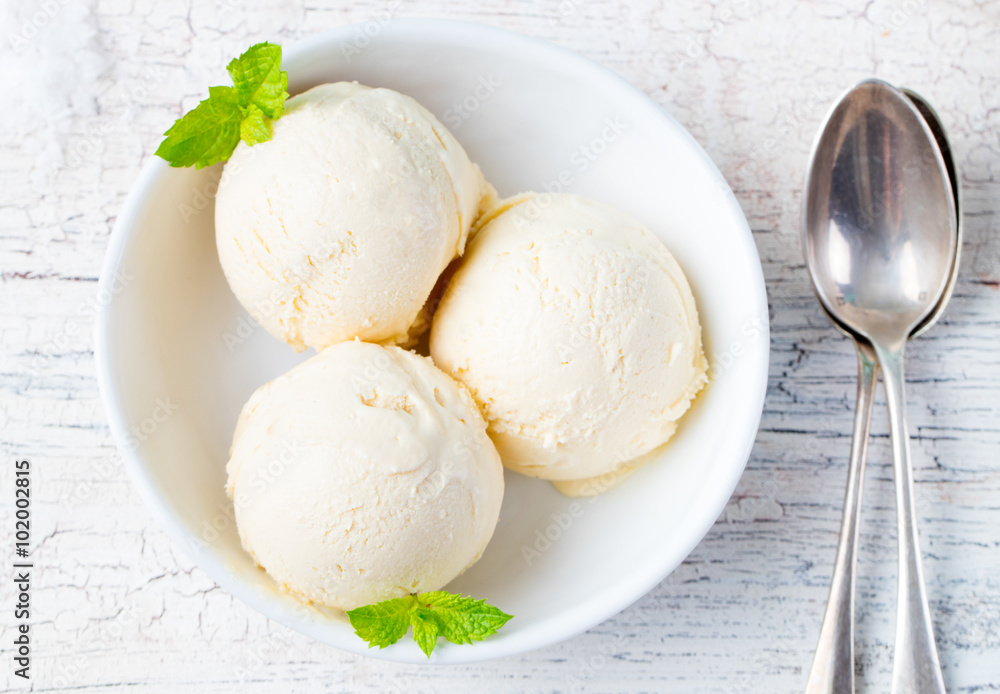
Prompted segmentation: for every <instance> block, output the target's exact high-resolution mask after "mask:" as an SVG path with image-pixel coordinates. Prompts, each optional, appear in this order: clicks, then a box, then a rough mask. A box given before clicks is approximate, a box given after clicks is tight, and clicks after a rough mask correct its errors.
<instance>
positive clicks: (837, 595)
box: [805, 89, 962, 694]
mask: <svg viewBox="0 0 1000 694" xmlns="http://www.w3.org/2000/svg"><path fill="white" fill-rule="evenodd" d="M901 91H902V92H903V93H904V94H906V96H908V97H909V98H910V101H912V102H913V103H914V105H915V106H916V107H917V110H919V111H920V114H921V115H922V116H923V117H924V120H925V121H927V126H928V127H929V128H930V130H931V132H932V133H933V135H934V139H935V140H936V142H937V145H938V149H939V150H940V151H941V155H942V158H943V159H944V163H945V167H946V168H947V170H948V178H949V180H950V182H951V190H952V197H953V198H954V201H955V214H956V217H957V221H958V228H957V234H958V241H957V245H956V252H955V261H954V263H953V265H952V268H951V273H950V276H949V280H948V288H947V290H946V291H945V294H944V296H942V297H941V300H940V301H938V303H937V305H936V306H935V307H934V310H933V311H931V313H930V314H929V315H928V316H927V317H926V318H925V319H924V320H923V322H921V323H920V325H918V326H917V328H916V330H914V331H913V333H911V334H910V339H913V338H915V337H917V336H918V335H921V334H922V333H923V332H924V331H926V330H927V329H928V328H930V327H931V326H932V325H934V323H936V322H937V320H938V318H940V316H941V314H942V313H943V312H944V309H945V307H946V306H947V305H948V300H949V299H950V298H951V294H952V291H953V290H954V288H955V281H956V279H957V278H958V267H959V255H960V252H961V248H962V214H961V194H960V190H959V185H958V178H957V176H956V170H955V162H954V159H953V157H952V153H951V145H950V144H949V142H948V136H947V135H946V133H945V130H944V126H943V124H942V123H941V119H940V118H939V117H938V115H937V113H936V112H935V111H934V109H933V108H931V106H930V104H928V103H927V101H925V100H924V99H923V97H921V96H920V95H919V94H917V93H915V92H912V91H910V90H909V89H902V90H901ZM820 306H821V307H822V304H821V305H820ZM823 312H824V313H825V314H826V316H827V318H829V319H830V321H831V322H832V323H833V324H834V326H836V327H837V328H838V329H839V330H840V331H841V332H843V333H844V334H845V335H847V336H848V337H850V338H852V339H853V340H854V341H855V345H856V347H857V353H858V393H857V403H856V404H855V410H854V427H853V432H852V437H851V452H850V457H849V462H848V476H847V487H846V490H845V492H844V512H843V517H842V518H841V523H840V539H839V540H838V542H837V556H836V560H835V562H834V570H833V577H832V579H831V580H830V595H829V598H828V599H827V603H826V612H825V614H824V615H823V625H822V628H821V629H820V637H819V642H818V644H817V646H816V653H815V655H814V656H813V661H812V667H811V668H810V670H809V679H808V680H807V682H806V689H805V694H830V693H831V692H837V694H849V693H852V692H854V569H855V565H856V563H857V544H858V528H859V520H860V517H861V489H862V486H863V485H864V476H865V458H866V455H867V449H868V437H869V432H870V430H871V414H872V402H873V400H874V398H875V382H876V378H877V374H878V364H877V363H876V359H875V352H874V350H872V347H871V345H869V344H868V341H867V340H865V339H864V338H862V337H860V336H858V335H855V334H853V333H852V332H851V331H850V330H848V329H847V328H845V327H844V326H842V325H841V324H840V323H839V322H838V321H837V319H836V318H835V317H834V316H832V315H831V314H830V313H829V312H828V311H827V310H826V309H825V308H824V309H823Z"/></svg>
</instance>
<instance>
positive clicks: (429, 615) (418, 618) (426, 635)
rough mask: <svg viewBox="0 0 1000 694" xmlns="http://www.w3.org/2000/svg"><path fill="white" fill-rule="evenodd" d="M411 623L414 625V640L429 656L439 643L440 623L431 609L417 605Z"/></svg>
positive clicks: (411, 616) (412, 613) (411, 614)
mask: <svg viewBox="0 0 1000 694" xmlns="http://www.w3.org/2000/svg"><path fill="white" fill-rule="evenodd" d="M410 624H412V625H413V640H414V641H416V642H417V645H418V646H420V650H422V651H423V652H424V655H426V656H427V657H428V658H430V657H431V653H432V652H433V651H434V647H435V646H436V645H437V640H438V630H439V624H438V619H437V617H436V616H435V615H434V613H433V612H432V611H431V610H428V609H425V608H423V607H416V608H414V609H413V611H412V612H411V613H410Z"/></svg>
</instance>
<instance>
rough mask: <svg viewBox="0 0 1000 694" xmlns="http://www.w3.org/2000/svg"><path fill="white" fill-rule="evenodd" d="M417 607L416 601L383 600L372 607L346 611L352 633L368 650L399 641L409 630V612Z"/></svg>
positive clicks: (403, 599) (406, 599)
mask: <svg viewBox="0 0 1000 694" xmlns="http://www.w3.org/2000/svg"><path fill="white" fill-rule="evenodd" d="M416 606H417V599H416V598H415V597H414V596H412V595H408V596H406V597H405V598H395V599H394V600H383V601H382V602H377V603H375V604H374V605H365V606H364V607H357V608H355V609H353V610H348V611H347V617H348V619H350V620H351V626H352V627H354V633H355V634H357V635H358V636H360V637H361V638H362V639H364V640H365V641H366V642H367V643H368V647H369V648H374V647H375V646H378V647H379V648H380V649H381V648H385V647H386V646H391V645H392V644H394V643H396V642H397V641H399V640H400V639H401V638H403V637H404V636H406V632H407V630H408V629H409V628H410V612H411V611H412V610H413V608H414V607H416Z"/></svg>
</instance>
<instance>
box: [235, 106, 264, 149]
mask: <svg viewBox="0 0 1000 694" xmlns="http://www.w3.org/2000/svg"><path fill="white" fill-rule="evenodd" d="M240 139H241V140H243V141H244V142H246V143H247V144H248V145H250V146H251V147H253V146H254V145H257V144H260V143H261V142H267V141H268V140H270V139H271V120H270V119H269V118H268V117H267V116H265V115H264V112H263V111H261V110H260V109H259V108H257V107H256V106H255V105H254V104H250V105H249V106H247V107H246V108H245V109H243V120H242V121H240Z"/></svg>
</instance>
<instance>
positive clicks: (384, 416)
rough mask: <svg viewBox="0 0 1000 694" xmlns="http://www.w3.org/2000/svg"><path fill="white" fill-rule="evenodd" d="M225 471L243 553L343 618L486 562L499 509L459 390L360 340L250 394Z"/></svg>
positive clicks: (490, 470)
mask: <svg viewBox="0 0 1000 694" xmlns="http://www.w3.org/2000/svg"><path fill="white" fill-rule="evenodd" d="M226 470H227V473H228V476H229V481H228V484H227V487H226V490H227V492H228V494H229V496H230V498H231V499H232V500H233V505H234V508H235V512H236V523H237V527H238V529H239V534H240V538H241V539H242V541H243V546H244V548H245V549H246V550H247V551H248V552H249V553H250V554H251V555H252V556H253V557H254V559H255V560H256V561H257V563H258V564H259V565H260V566H262V567H263V568H264V569H265V570H266V571H267V573H268V574H270V575H271V577H272V578H274V580H275V581H277V583H278V584H279V585H281V586H283V587H284V588H285V589H287V590H288V591H289V592H290V593H292V594H294V595H297V596H299V597H301V598H304V599H306V600H310V601H312V602H315V603H318V604H322V605H327V606H330V607H335V608H339V609H343V610H348V609H352V608H354V607H358V606H360V605H366V604H369V603H373V602H377V601H379V600H386V599H389V598H396V597H402V596H405V595H408V594H410V593H418V592H423V591H429V590H437V589H439V588H441V587H443V586H444V585H445V584H446V583H448V582H449V581H451V580H452V579H453V578H455V577H456V576H458V575H459V574H460V573H462V572H463V571H465V569H467V568H468V567H469V566H471V565H472V564H473V563H475V561H476V560H477V559H479V557H480V556H481V555H482V553H483V550H484V549H485V547H486V543H487V542H489V539H490V537H491V536H492V535H493V529H494V527H495V526H496V523H497V517H498V515H499V512H500V502H501V500H502V498H503V468H502V466H501V464H500V457H499V456H498V455H497V451H496V449H495V448H494V446H493V443H492V442H491V441H490V439H489V437H488V436H487V435H486V423H485V422H484V421H483V419H482V417H481V415H480V414H479V412H478V411H477V409H476V405H475V403H474V402H473V401H472V398H471V397H470V396H469V394H468V392H467V391H466V390H465V388H464V387H463V386H461V385H460V384H458V383H456V382H455V381H454V380H453V379H451V378H449V377H448V376H447V375H445V374H444V373H442V372H441V371H440V370H439V369H437V368H436V367H435V366H434V365H433V364H432V363H431V361H430V359H428V358H426V357H421V356H419V355H417V354H415V353H413V352H408V351H405V350H402V349H400V348H398V347H382V346H379V345H374V344H368V343H364V342H359V341H350V342H343V343H340V344H337V345H334V346H332V347H328V348H327V349H325V350H323V351H322V352H320V353H319V354H317V355H316V356H314V357H312V358H311V359H308V360H307V361H305V362H303V363H302V364H300V365H298V366H296V367H295V368H293V369H292V370H291V371H289V372H288V373H286V374H284V375H283V376H280V377H278V378H276V379H275V380H273V381H271V382H270V383H268V384H266V385H264V386H262V387H261V388H260V389H258V390H257V391H256V392H255V393H254V394H253V395H252V396H251V397H250V399H249V401H247V403H246V405H245V406H244V407H243V411H242V413H241V414H240V417H239V422H238V423H237V425H236V432H235V434H234V435H233V446H232V450H231V455H230V459H229V463H228V465H227V466H226Z"/></svg>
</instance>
